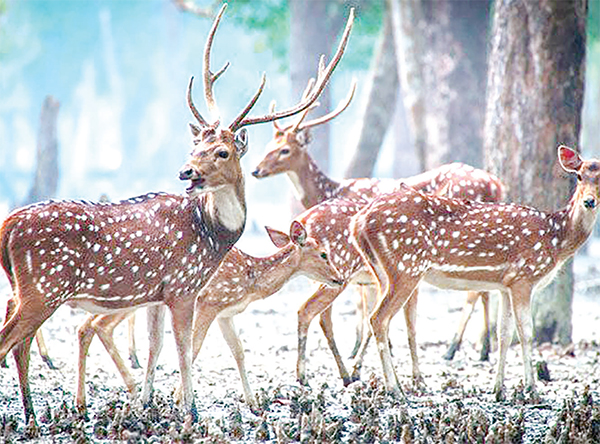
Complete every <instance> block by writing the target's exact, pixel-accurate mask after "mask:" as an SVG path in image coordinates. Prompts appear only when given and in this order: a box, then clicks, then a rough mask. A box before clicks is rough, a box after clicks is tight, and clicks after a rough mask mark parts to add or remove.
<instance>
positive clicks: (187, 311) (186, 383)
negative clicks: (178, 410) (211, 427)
mask: <svg viewBox="0 0 600 444" xmlns="http://www.w3.org/2000/svg"><path fill="white" fill-rule="evenodd" d="M194 303H195V298H189V300H181V299H180V300H177V301H176V302H175V303H171V304H170V305H169V309H170V310H171V318H172V325H173V335H174V336H175V344H176V346H177V352H178V355H179V369H180V371H181V387H182V389H183V390H182V395H183V396H182V401H183V407H184V408H185V409H186V410H187V411H188V413H189V414H190V415H191V416H192V420H193V422H196V421H197V420H198V412H197V411H196V405H195V403H194V392H193V391H192V323H193V319H194Z"/></svg>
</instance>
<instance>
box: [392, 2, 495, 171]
mask: <svg viewBox="0 0 600 444" xmlns="http://www.w3.org/2000/svg"><path fill="white" fill-rule="evenodd" d="M390 1H391V10H392V17H393V20H394V24H395V27H394V29H395V31H396V32H397V33H396V38H395V40H396V51H397V52H398V53H399V57H400V59H401V62H400V63H399V67H400V72H401V84H402V90H403V93H404V103H405V106H406V109H407V110H408V113H409V122H410V124H411V128H412V134H413V137H414V143H415V146H416V149H417V152H418V155H419V158H420V161H421V168H422V169H424V170H425V169H430V168H433V167H436V166H439V165H441V164H444V163H448V162H453V161H462V162H466V163H469V164H472V165H475V166H480V165H481V164H482V134H483V115H484V110H485V76H486V71H485V66H486V65H485V64H486V51H485V48H486V35H487V27H488V17H489V2H488V1H475V2H473V1H452V0H390Z"/></svg>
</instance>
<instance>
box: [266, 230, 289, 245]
mask: <svg viewBox="0 0 600 444" xmlns="http://www.w3.org/2000/svg"><path fill="white" fill-rule="evenodd" d="M265 230H267V234H268V235H269V238H270V239H271V242H273V244H275V246H276V247H277V248H283V247H285V246H286V245H287V244H289V243H290V237H289V236H288V235H287V234H285V233H284V232H283V231H279V230H276V229H275V228H271V227H265Z"/></svg>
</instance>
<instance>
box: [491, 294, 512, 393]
mask: <svg viewBox="0 0 600 444" xmlns="http://www.w3.org/2000/svg"><path fill="white" fill-rule="evenodd" d="M511 333H512V315H511V307H510V296H509V294H508V292H506V291H502V292H501V297H500V335H499V338H498V341H499V347H498V348H499V350H498V368H497V370H496V384H495V386H494V393H495V395H496V401H502V400H504V398H505V393H504V367H505V365H506V353H507V352H508V348H509V347H510V339H511V338H510V336H511Z"/></svg>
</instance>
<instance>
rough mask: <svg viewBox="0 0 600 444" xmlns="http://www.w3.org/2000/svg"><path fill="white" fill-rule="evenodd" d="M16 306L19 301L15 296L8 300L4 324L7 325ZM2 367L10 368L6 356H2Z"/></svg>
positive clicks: (0, 365)
mask: <svg viewBox="0 0 600 444" xmlns="http://www.w3.org/2000/svg"><path fill="white" fill-rule="evenodd" d="M16 306H17V302H16V301H15V299H14V298H13V297H11V298H9V299H8V301H6V316H5V317H4V325H6V323H7V322H8V320H9V319H10V318H11V317H12V315H13V313H14V311H15V308H16ZM0 367H2V368H8V363H7V362H6V357H4V358H2V361H0Z"/></svg>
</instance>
